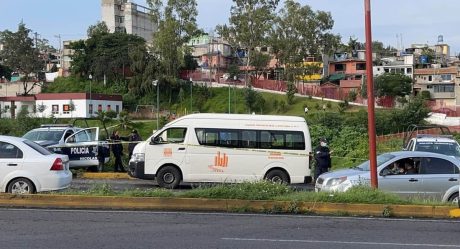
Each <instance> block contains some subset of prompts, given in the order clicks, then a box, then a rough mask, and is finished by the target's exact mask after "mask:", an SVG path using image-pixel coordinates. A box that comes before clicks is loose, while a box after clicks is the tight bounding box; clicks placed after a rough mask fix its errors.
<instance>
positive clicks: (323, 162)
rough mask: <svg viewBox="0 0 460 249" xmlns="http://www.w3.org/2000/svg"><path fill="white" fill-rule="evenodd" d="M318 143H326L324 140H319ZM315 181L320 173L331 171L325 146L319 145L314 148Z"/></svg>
mask: <svg viewBox="0 0 460 249" xmlns="http://www.w3.org/2000/svg"><path fill="white" fill-rule="evenodd" d="M320 142H323V143H326V140H325V139H320ZM315 160H316V167H315V179H318V176H319V175H321V174H322V173H325V172H328V171H329V170H330V169H331V154H330V151H329V148H328V147H327V146H322V145H321V144H320V145H318V146H317V147H316V148H315Z"/></svg>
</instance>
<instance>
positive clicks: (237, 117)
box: [175, 113, 305, 122]
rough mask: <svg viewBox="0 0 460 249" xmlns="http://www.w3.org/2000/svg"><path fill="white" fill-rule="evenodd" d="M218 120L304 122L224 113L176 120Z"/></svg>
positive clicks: (272, 116)
mask: <svg viewBox="0 0 460 249" xmlns="http://www.w3.org/2000/svg"><path fill="white" fill-rule="evenodd" d="M184 119H219V120H225V119H227V120H252V121H254V120H260V121H284V122H286V121H287V122H305V119H304V118H302V117H298V116H282V115H257V114H225V113H196V114H190V115H186V116H183V117H180V118H178V119H176V120H175V121H180V120H184Z"/></svg>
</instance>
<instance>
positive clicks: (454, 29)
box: [0, 0, 460, 55]
mask: <svg viewBox="0 0 460 249" xmlns="http://www.w3.org/2000/svg"><path fill="white" fill-rule="evenodd" d="M133 1H134V2H136V3H138V4H141V5H145V0H133ZM298 1H299V2H300V3H301V4H303V5H305V4H308V5H310V6H311V7H312V8H313V9H314V10H323V11H329V12H331V14H332V17H333V19H334V21H335V25H334V29H333V32H334V33H337V34H340V35H341V36H342V39H343V41H344V42H346V41H347V40H348V38H349V37H350V36H351V37H355V38H358V40H360V41H361V42H362V41H364V0H298ZM197 2H198V11H199V14H198V25H199V26H200V28H203V29H204V30H205V31H210V30H212V29H213V28H214V27H215V26H216V25H217V24H223V23H226V22H228V16H229V10H230V7H231V5H232V1H231V0H197ZM100 4H101V1H100V0H78V1H75V0H0V8H1V9H2V11H1V13H2V14H1V15H0V30H5V29H9V30H12V31H16V30H17V25H18V23H19V22H21V20H22V21H23V22H24V23H25V24H26V26H27V27H28V28H30V29H32V30H33V31H34V32H37V33H39V34H40V36H41V37H43V38H46V39H48V40H49V41H50V43H51V44H53V45H54V46H56V47H59V46H58V39H57V38H56V37H55V36H56V35H61V37H62V39H63V40H70V39H80V38H85V37H86V30H87V28H88V26H89V25H92V24H95V23H96V22H97V21H99V20H100V18H101V13H100V12H101V9H100ZM371 8H372V31H373V34H372V37H373V40H379V41H382V42H383V43H384V44H385V45H391V46H393V47H398V46H399V48H401V47H410V44H413V43H417V44H420V43H428V44H436V43H437V42H438V36H439V35H442V36H443V40H444V43H447V44H449V45H450V46H451V55H454V54H458V53H460V32H459V31H458V26H459V24H460V18H459V17H458V16H459V13H460V2H459V0H437V1H433V0H371ZM401 40H402V43H401Z"/></svg>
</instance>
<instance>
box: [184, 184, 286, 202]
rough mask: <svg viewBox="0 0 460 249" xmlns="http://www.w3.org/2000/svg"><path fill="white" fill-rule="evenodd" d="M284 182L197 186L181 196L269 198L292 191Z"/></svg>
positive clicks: (243, 198)
mask: <svg viewBox="0 0 460 249" xmlns="http://www.w3.org/2000/svg"><path fill="white" fill-rule="evenodd" d="M292 192H293V190H292V189H291V188H290V187H289V186H287V185H284V184H277V183H272V182H268V181H260V182H255V183H251V182H245V183H240V184H219V185H216V186H212V187H199V188H196V189H192V190H190V191H187V192H185V193H184V194H183V195H182V197H188V198H211V199H241V200H271V199H273V198H275V197H276V196H282V195H286V194H290V193H292Z"/></svg>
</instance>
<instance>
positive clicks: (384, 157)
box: [355, 154, 395, 171]
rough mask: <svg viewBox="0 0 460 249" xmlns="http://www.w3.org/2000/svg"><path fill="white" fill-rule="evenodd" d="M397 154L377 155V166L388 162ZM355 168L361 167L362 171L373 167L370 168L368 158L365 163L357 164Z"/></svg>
mask: <svg viewBox="0 0 460 249" xmlns="http://www.w3.org/2000/svg"><path fill="white" fill-rule="evenodd" d="M394 157H395V156H394V155H392V154H382V155H380V156H377V167H378V166H380V165H382V164H384V163H386V162H388V161H389V160H391V159H392V158H394ZM355 168H357V169H359V170H362V171H370V170H371V168H370V161H369V160H367V161H365V162H364V163H362V164H360V165H358V166H356V167H355Z"/></svg>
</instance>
